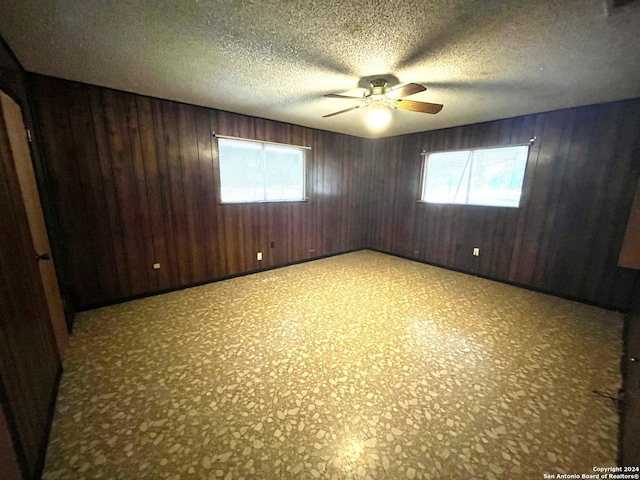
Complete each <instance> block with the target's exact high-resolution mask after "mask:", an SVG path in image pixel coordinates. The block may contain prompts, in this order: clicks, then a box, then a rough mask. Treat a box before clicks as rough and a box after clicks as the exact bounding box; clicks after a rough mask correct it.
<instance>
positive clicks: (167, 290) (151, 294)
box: [75, 248, 384, 312]
mask: <svg viewBox="0 0 640 480" xmlns="http://www.w3.org/2000/svg"><path fill="white" fill-rule="evenodd" d="M360 250H373V249H366V248H353V249H350V250H344V251H340V252H335V253H328V254H325V255H319V256H317V257H311V258H305V259H303V260H294V261H292V262H285V263H279V264H277V265H272V266H270V267H265V268H260V269H256V270H249V271H246V272H240V273H234V274H233V275H225V276H224V277H216V278H212V279H210V280H204V281H202V282H196V283H189V284H187V285H181V286H179V287H171V288H165V289H162V290H154V291H153V292H147V293H141V294H139V295H131V296H127V297H122V298H119V299H116V300H109V301H107V302H100V303H95V304H90V305H87V306H84V307H80V308H77V309H75V311H76V312H86V311H89V310H94V309H96V308H102V307H108V306H110V305H117V304H119V303H125V302H130V301H132V300H140V299H141V298H147V297H155V296H156V295H162V294H163V293H170V292H177V291H179V290H184V289H186V288H193V287H199V286H201V285H208V284H210V283H216V282H222V281H224V280H229V279H231V278H238V277H244V276H247V275H253V274H254V273H260V272H268V271H269V270H276V269H278V268H284V267H289V266H291V265H298V264H301V263H307V262H313V261H314V260H321V259H323V258H329V257H335V256H337V255H344V254H345V253H352V252H357V251H360ZM383 253H384V252H383Z"/></svg>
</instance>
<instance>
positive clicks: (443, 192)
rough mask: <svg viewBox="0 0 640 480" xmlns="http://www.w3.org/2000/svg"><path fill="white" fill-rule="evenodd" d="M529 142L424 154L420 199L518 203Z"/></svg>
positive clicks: (456, 202)
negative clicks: (520, 144)
mask: <svg viewBox="0 0 640 480" xmlns="http://www.w3.org/2000/svg"><path fill="white" fill-rule="evenodd" d="M528 155H529V145H522V146H514V147H499V148H484V149H476V150H460V151H452V152H440V153H429V154H424V168H423V172H424V177H423V179H422V201H423V202H429V203H455V204H463V205H489V206H494V207H518V206H519V205H520V195H521V194H522V181H523V179H524V170H525V167H526V164H527V157H528Z"/></svg>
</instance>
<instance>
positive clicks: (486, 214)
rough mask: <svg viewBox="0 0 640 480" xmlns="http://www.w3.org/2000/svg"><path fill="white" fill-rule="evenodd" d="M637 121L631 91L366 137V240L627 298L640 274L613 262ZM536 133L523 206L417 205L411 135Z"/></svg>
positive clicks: (631, 184) (459, 139) (427, 144)
mask: <svg viewBox="0 0 640 480" xmlns="http://www.w3.org/2000/svg"><path fill="white" fill-rule="evenodd" d="M639 125H640V100H630V101H625V102H616V103H611V104H606V105H596V106H589V107H581V108H575V109H568V110H563V111H558V112H549V113H543V114H538V115H528V116H525V117H518V118H511V119H506V120H500V121H495V122H488V123H482V124H476V125H469V126H464V127H456V128H451V129H445V130H440V131H434V132H425V133H421V134H414V135H405V136H401V137H394V138H388V139H383V140H377V141H374V142H372V145H374V147H373V163H374V165H373V173H372V174H371V176H372V179H371V181H370V185H371V195H375V196H376V200H373V201H372V204H373V205H374V206H373V208H372V211H374V212H377V215H372V216H371V217H370V218H371V221H372V225H371V232H370V233H369V235H368V238H369V239H371V240H370V242H371V243H370V244H369V246H371V247H374V248H377V249H380V250H384V251H388V252H391V253H396V254H401V255H408V256H412V257H415V258H417V259H420V260H424V261H428V262H432V263H435V264H441V265H445V266H449V267H452V268H456V269H459V270H463V271H467V272H471V273H477V274H480V275H483V276H487V277H490V278H495V279H498V280H506V281H511V282H515V283H519V284H522V285H526V286H530V287H534V288H538V289H542V290H545V291H549V292H551V293H555V294H558V295H563V296H568V297H572V298H576V299H579V300H584V301H588V302H592V303H596V304H600V305H604V306H609V307H614V308H622V309H624V308H628V306H629V302H630V298H631V296H632V292H631V288H632V287H633V285H634V282H635V280H636V277H637V273H636V272H634V271H632V270H629V269H624V268H619V267H617V265H616V262H617V255H618V253H619V250H620V245H621V242H622V236H623V234H624V226H625V222H626V218H627V216H628V215H629V210H630V206H631V201H632V198H633V192H634V188H635V185H636V184H637V180H638V176H639V175H640V164H639V163H638V155H639V154H640V128H638V126H639ZM533 136H536V137H537V139H536V141H535V143H534V145H533V146H532V147H531V149H530V155H529V159H528V163H527V171H526V176H525V182H524V185H523V194H522V201H521V205H520V208H517V209H515V208H492V207H477V206H460V205H432V204H415V202H416V200H417V199H418V198H419V195H420V192H419V188H417V189H416V187H415V182H416V179H419V176H420V159H419V153H418V152H417V151H416V148H413V147H410V146H409V145H412V144H413V143H414V142H417V144H418V145H419V148H420V149H424V150H426V151H439V150H447V149H450V150H456V149H464V148H474V147H481V146H493V145H508V144H516V143H520V144H521V143H526V142H528V140H529V139H530V138H532V137H533ZM380 197H381V198H380ZM412 202H413V203H412ZM412 205H415V206H414V207H412ZM411 229H413V230H411ZM408 235H411V239H412V240H411V241H412V242H413V245H412V248H411V250H409V249H408V248H407V247H408V245H407V240H406V237H407V236H408ZM473 247H479V248H480V257H478V258H475V257H473V256H472V255H471V250H472V248H473Z"/></svg>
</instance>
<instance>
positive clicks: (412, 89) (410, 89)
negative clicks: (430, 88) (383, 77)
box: [387, 83, 427, 99]
mask: <svg viewBox="0 0 640 480" xmlns="http://www.w3.org/2000/svg"><path fill="white" fill-rule="evenodd" d="M426 89H427V87H425V86H424V85H420V84H418V83H407V84H406V85H402V86H401V87H396V88H394V89H393V90H391V91H390V92H389V93H387V98H392V99H398V98H403V97H408V96H409V95H413V94H414V93H420V92H424V91H425V90H426Z"/></svg>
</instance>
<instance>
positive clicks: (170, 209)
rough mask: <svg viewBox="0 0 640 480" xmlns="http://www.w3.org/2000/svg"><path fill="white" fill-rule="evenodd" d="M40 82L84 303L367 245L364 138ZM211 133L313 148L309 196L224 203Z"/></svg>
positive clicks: (57, 196)
mask: <svg viewBox="0 0 640 480" xmlns="http://www.w3.org/2000/svg"><path fill="white" fill-rule="evenodd" d="M33 79H34V94H35V100H36V107H37V111H38V114H39V117H40V119H41V122H42V132H43V137H44V138H45V141H46V142H45V143H46V159H47V165H48V168H49V173H50V175H51V177H52V181H53V182H54V184H55V186H56V188H55V189H54V192H53V197H54V198H53V200H54V203H55V204H56V205H57V206H58V211H57V214H58V215H59V216H60V218H61V219H62V222H63V224H64V226H65V236H64V238H63V239H62V240H63V242H64V243H65V247H66V249H65V250H66V252H67V257H68V258H67V262H68V264H69V265H70V268H69V270H70V275H71V277H72V280H73V281H72V284H73V285H74V289H75V292H74V294H75V295H74V297H75V301H76V303H77V306H78V307H79V308H86V307H89V306H92V305H96V304H101V303H108V302H113V301H117V300H121V299H124V298H127V297H130V296H134V295H139V294H146V293H152V292H155V291H158V290H163V289H168V288H176V287H181V286H185V285H190V284H194V283H199V282H203V281H208V280H213V279H216V278H220V277H224V276H228V275H234V274H239V273H243V272H248V271H253V270H259V269H261V268H266V267H271V266H275V265H281V264H285V263H290V262H295V261H299V260H304V259H308V258H313V257H317V256H321V255H327V254H333V253H339V252H343V251H347V250H353V249H356V248H360V247H362V238H363V237H364V235H365V233H364V232H366V230H367V223H366V221H365V217H364V215H363V214H362V213H363V207H362V204H363V202H365V200H366V199H367V198H368V196H367V194H366V192H365V187H366V185H365V180H366V179H365V178H364V177H363V176H361V175H359V172H360V169H361V163H362V162H363V145H364V144H365V141H364V140H363V139H358V138H355V137H349V136H346V135H338V134H334V133H329V132H322V131H318V130H311V129H307V128H304V127H300V126H295V125H287V124H283V123H279V122H273V121H270V120H265V119H257V118H252V117H247V116H244V115H238V114H233V113H229V112H221V111H216V110H211V109H206V108H202V107H195V106H191V105H185V104H178V103H175V102H170V101H164V100H158V99H151V98H147V97H142V96H138V95H134V94H129V93H124V92H118V91H113V90H109V89H104V88H99V87H93V86H88V85H83V84H78V83H73V82H67V81H63V80H57V79H52V78H49V77H43V76H37V75H36V76H33ZM57 116H60V117H61V118H62V121H59V120H57V119H56V117H57ZM212 131H215V132H216V133H217V134H220V135H230V136H238V137H245V138H252V139H256V140H264V141H272V142H278V143H289V144H293V145H302V146H309V147H311V151H310V154H309V158H308V161H307V178H308V189H307V193H308V197H309V198H308V201H306V202H296V203H287V202H282V203H271V204H240V205H231V204H226V205H223V204H220V202H219V192H218V185H219V171H218V162H217V160H218V151H217V141H216V139H215V137H214V136H213V135H212V133H211V132H212ZM271 242H274V245H275V246H274V248H271V247H270V244H271ZM258 251H261V252H262V253H263V261H262V262H258V261H257V259H256V252H258ZM156 262H157V263H160V264H161V268H160V269H159V270H154V269H153V263H156Z"/></svg>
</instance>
